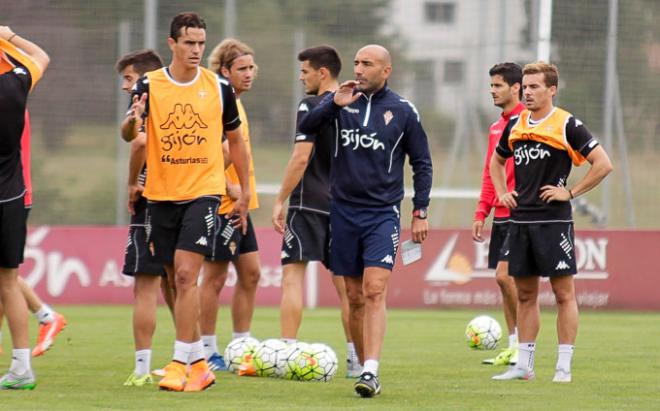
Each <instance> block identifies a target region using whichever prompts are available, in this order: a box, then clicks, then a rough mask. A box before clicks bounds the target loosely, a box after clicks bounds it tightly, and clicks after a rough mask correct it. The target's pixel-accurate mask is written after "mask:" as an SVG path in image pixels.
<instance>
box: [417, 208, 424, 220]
mask: <svg viewBox="0 0 660 411" xmlns="http://www.w3.org/2000/svg"><path fill="white" fill-rule="evenodd" d="M415 215H416V216H417V218H422V219H424V218H426V217H427V212H426V208H420V209H418V210H417V211H416V213H415Z"/></svg>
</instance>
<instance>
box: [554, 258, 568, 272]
mask: <svg viewBox="0 0 660 411" xmlns="http://www.w3.org/2000/svg"><path fill="white" fill-rule="evenodd" d="M569 268H571V266H570V265H568V264H566V261H564V260H561V261H559V262H558V263H557V266H556V267H555V270H568V269H569Z"/></svg>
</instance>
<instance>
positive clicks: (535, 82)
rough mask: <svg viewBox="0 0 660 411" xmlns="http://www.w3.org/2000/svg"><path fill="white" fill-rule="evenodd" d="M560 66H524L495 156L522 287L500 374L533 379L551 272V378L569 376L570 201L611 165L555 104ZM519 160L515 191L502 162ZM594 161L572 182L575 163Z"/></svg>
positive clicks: (572, 305)
mask: <svg viewBox="0 0 660 411" xmlns="http://www.w3.org/2000/svg"><path fill="white" fill-rule="evenodd" d="M558 83H559V73H558V71H557V67H555V66H554V65H552V64H547V63H543V62H537V63H532V64H527V65H526V66H525V68H524V69H523V82H522V85H523V96H524V99H525V100H524V101H525V108H526V109H525V110H523V111H522V112H521V113H520V115H519V116H515V117H512V118H511V120H510V121H509V123H508V125H507V126H506V128H505V129H504V132H503V133H502V137H501V138H500V141H499V143H498V145H497V148H496V151H495V154H494V155H493V158H492V160H491V165H490V174H491V178H492V179H493V185H494V186H495V190H496V191H497V195H498V199H499V202H500V203H501V204H503V205H504V206H506V207H508V208H509V209H510V210H511V224H510V226H509V238H508V240H509V275H511V276H513V277H514V280H515V283H516V288H517V290H518V336H519V339H520V343H519V350H520V354H519V355H520V357H519V361H518V363H517V364H516V365H515V366H514V367H511V368H509V369H508V370H507V371H506V372H505V373H503V374H499V375H496V376H494V377H493V379H495V380H513V379H523V380H529V379H533V378H534V350H535V347H536V345H535V342H536V336H537V335H538V332H539V320H540V319H539V305H538V292H539V277H541V276H543V277H549V278H550V284H551V285H552V291H553V293H554V295H555V301H556V302H557V334H558V340H559V347H558V359H557V366H556V369H555V376H554V378H553V381H554V382H560V383H563V382H570V381H571V360H572V357H573V351H574V349H575V337H576V335H577V328H578V306H577V301H576V299H575V286H574V283H573V275H574V274H576V273H577V267H576V262H575V249H574V236H575V233H574V231H573V219H572V215H571V214H572V210H571V203H570V200H572V199H573V198H575V197H577V196H579V195H582V194H584V193H586V192H588V191H589V190H591V189H592V188H594V187H596V186H597V185H598V184H599V183H600V182H601V180H602V179H603V178H605V176H607V174H609V173H610V172H611V171H612V164H611V163H610V159H609V157H608V156H607V153H606V152H605V150H603V148H602V147H601V146H600V145H599V144H598V142H597V141H596V140H595V139H594V138H593V137H592V135H591V133H590V132H589V131H588V130H587V128H586V127H585V126H584V125H583V124H582V122H581V121H580V120H578V119H577V118H575V117H574V116H573V115H572V114H571V113H568V112H566V111H564V110H562V109H561V108H559V107H555V106H554V105H553V102H552V98H553V97H554V96H555V95H556V94H557V86H558ZM509 157H513V159H514V173H515V180H516V185H515V190H509V189H508V188H507V185H506V173H505V161H506V159H507V158H509ZM585 161H588V162H589V163H590V164H591V168H590V169H589V171H588V172H587V173H586V174H585V175H584V177H582V178H581V179H580V180H579V181H578V182H577V183H576V184H575V185H573V186H572V187H571V188H568V186H567V184H568V175H569V173H570V171H571V162H572V163H573V164H574V165H576V166H579V165H581V164H583V163H584V162H585Z"/></svg>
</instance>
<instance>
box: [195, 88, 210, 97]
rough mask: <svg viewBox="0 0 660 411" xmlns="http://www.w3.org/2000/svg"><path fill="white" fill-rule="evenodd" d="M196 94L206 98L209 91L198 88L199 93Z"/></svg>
mask: <svg viewBox="0 0 660 411" xmlns="http://www.w3.org/2000/svg"><path fill="white" fill-rule="evenodd" d="M197 94H199V98H206V96H207V95H208V94H209V92H208V91H206V90H199V93H197Z"/></svg>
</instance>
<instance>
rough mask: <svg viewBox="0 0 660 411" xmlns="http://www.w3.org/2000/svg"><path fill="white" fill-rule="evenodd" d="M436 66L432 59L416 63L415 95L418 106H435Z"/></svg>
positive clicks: (414, 67)
mask: <svg viewBox="0 0 660 411" xmlns="http://www.w3.org/2000/svg"><path fill="white" fill-rule="evenodd" d="M434 67H435V66H434V63H433V61H432V60H423V61H417V62H415V63H414V66H413V72H414V73H415V83H414V92H413V93H414V95H413V97H414V99H415V100H414V101H415V104H416V105H417V107H426V106H429V107H430V106H433V101H434V98H435V93H436V87H435V76H434Z"/></svg>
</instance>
